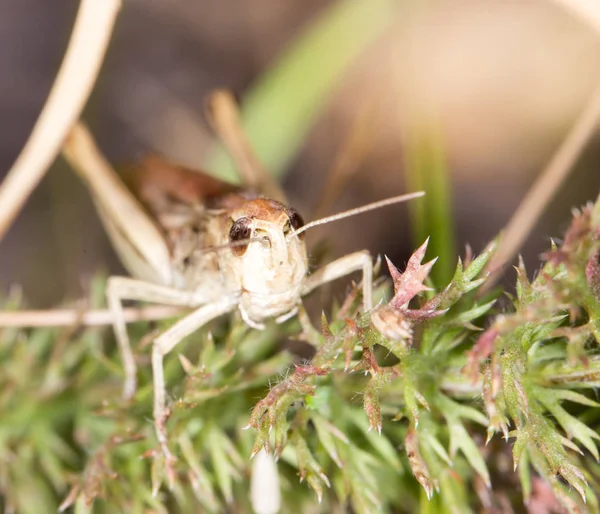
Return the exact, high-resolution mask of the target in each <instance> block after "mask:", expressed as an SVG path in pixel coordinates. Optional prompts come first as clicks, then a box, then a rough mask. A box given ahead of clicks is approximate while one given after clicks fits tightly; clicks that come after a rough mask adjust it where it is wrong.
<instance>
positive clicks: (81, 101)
mask: <svg viewBox="0 0 600 514" xmlns="http://www.w3.org/2000/svg"><path fill="white" fill-rule="evenodd" d="M120 7H121V0H81V5H80V7H79V12H78V14H77V19H76V21H75V27H74V28H73V34H72V36H71V41H70V43H69V47H68V48H67V52H66V54H65V58H64V61H63V64H62V66H61V68H60V70H59V72H58V75H57V77H56V81H55V82H54V85H53V86H52V90H51V91H50V95H49V96H48V100H47V101H46V104H45V105H44V108H43V109H42V112H41V113H40V116H39V118H38V120H37V122H36V124H35V126H34V127H33V131H32V132H31V135H30V136H29V139H28V140H27V143H26V144H25V146H24V147H23V150H22V151H21V154H20V155H19V157H18V158H17V160H16V162H15V163H14V165H13V167H12V168H11V169H10V171H9V172H8V175H7V176H6V179H5V180H4V182H3V183H2V184H1V185H0V240H1V239H2V238H3V237H4V234H5V233H6V231H7V230H8V228H9V227H10V225H11V223H12V221H13V220H14V218H15V217H16V216H17V214H18V213H19V211H20V210H21V208H22V206H23V204H24V203H25V201H26V200H27V198H28V197H29V195H30V194H31V192H32V191H33V189H35V187H36V186H37V184H38V183H39V181H40V180H41V179H42V177H43V176H44V173H45V172H46V170H47V169H48V167H49V166H50V164H52V161H53V160H54V159H55V158H56V155H57V154H58V151H59V149H60V146H61V144H62V142H63V139H64V138H65V136H66V134H67V132H68V130H69V129H70V127H71V125H72V124H73V122H74V121H75V120H76V119H77V118H79V115H80V114H81V111H82V109H83V106H84V105H85V102H86V101H87V99H88V97H89V95H90V93H91V91H92V87H93V85H94V83H95V81H96V77H97V76H98V72H99V70H100V65H101V64H102V61H103V58H104V53H105V52H106V47H107V46H108V42H109V40H110V35H111V33H112V29H113V26H114V22H115V19H116V16H117V12H118V11H119V8H120Z"/></svg>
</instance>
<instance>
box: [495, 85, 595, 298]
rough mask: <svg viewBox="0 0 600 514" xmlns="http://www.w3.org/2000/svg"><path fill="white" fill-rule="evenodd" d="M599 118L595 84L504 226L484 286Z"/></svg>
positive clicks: (544, 203) (535, 217)
mask: <svg viewBox="0 0 600 514" xmlns="http://www.w3.org/2000/svg"><path fill="white" fill-rule="evenodd" d="M599 122H600V86H598V87H597V88H596V90H595V91H594V93H593V95H592V99H591V101H590V102H589V104H588V105H587V106H586V108H585V109H584V111H583V112H582V114H581V115H580V116H579V118H578V119H577V121H576V122H575V125H574V126H573V128H572V129H571V131H570V132H569V134H568V135H567V137H566V138H565V140H564V141H563V143H562V144H561V145H560V147H559V148H558V150H557V152H556V153H555V154H554V156H553V158H552V160H551V161H550V162H549V163H548V166H547V167H546V169H545V170H544V171H543V172H542V173H541V175H540V176H539V177H538V178H537V180H536V181H535V183H534V184H533V186H531V188H530V189H529V191H528V192H527V195H526V196H525V198H524V199H523V201H522V202H521V204H520V205H519V207H518V209H517V210H516V212H515V213H514V214H513V216H512V218H511V220H510V221H509V223H508V225H507V226H506V228H505V229H504V234H503V237H502V240H501V242H500V245H499V247H498V251H497V252H496V254H495V255H494V257H493V259H492V260H491V261H490V263H489V265H488V267H487V270H488V271H489V272H490V273H491V274H492V276H490V278H489V279H488V280H487V281H486V283H485V285H484V288H485V289H489V288H490V287H492V286H493V285H494V283H495V282H496V280H497V279H498V278H499V275H500V272H501V270H502V267H503V266H504V265H505V264H506V263H507V262H509V261H510V260H511V259H512V258H513V257H514V256H515V255H516V253H517V252H518V251H519V248H521V245H522V244H523V242H524V241H525V239H526V238H527V236H528V235H529V234H530V233H531V230H532V229H533V227H534V226H535V224H536V222H537V220H538V219H539V217H540V216H541V214H542V213H543V212H544V209H545V208H546V207H547V206H548V204H549V203H550V200H552V198H553V197H554V195H555V194H556V192H557V191H558V189H559V188H560V186H561V184H562V183H563V182H564V180H565V178H566V177H567V176H568V175H569V173H570V171H571V170H572V168H573V165H574V164H575V162H576V160H577V157H578V156H579V154H580V153H581V151H582V150H583V148H584V147H585V145H586V144H587V142H588V141H589V139H590V138H591V137H592V135H593V134H594V128H595V127H596V126H597V125H598V123H599Z"/></svg>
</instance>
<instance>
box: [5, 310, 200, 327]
mask: <svg viewBox="0 0 600 514" xmlns="http://www.w3.org/2000/svg"><path fill="white" fill-rule="evenodd" d="M185 312H189V309H186V308H184V307H173V306H166V305H157V306H151V307H141V308H133V307H132V308H127V309H124V311H123V313H124V317H125V323H135V322H138V321H159V320H163V319H169V318H174V317H176V316H180V315H181V314H182V313H185ZM113 321H114V316H113V315H112V313H111V312H110V311H109V310H106V309H99V310H89V311H88V310H85V309H52V310H40V311H2V312H0V327H19V328H20V327H50V326H52V327H71V326H77V325H81V326H87V327H92V326H102V325H112V323H113Z"/></svg>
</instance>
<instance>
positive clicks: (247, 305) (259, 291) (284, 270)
mask: <svg viewBox="0 0 600 514" xmlns="http://www.w3.org/2000/svg"><path fill="white" fill-rule="evenodd" d="M303 224H304V222H303V221H302V217H301V216H300V214H298V212H297V211H296V210H295V209H292V208H290V207H287V206H285V205H284V204H282V203H280V202H276V201H274V200H269V199H266V198H258V199H254V200H250V201H247V202H245V203H244V204H243V205H242V206H241V207H239V208H238V209H235V210H234V211H233V212H232V213H231V227H230V229H229V241H230V242H231V243H233V244H234V245H235V243H238V242H239V243H240V244H239V246H233V247H232V248H231V258H230V270H231V272H232V274H233V276H234V278H235V281H236V282H237V284H238V285H239V288H240V290H241V291H242V305H241V307H242V308H243V309H244V310H245V314H247V316H248V317H249V318H250V319H253V320H256V321H260V320H261V319H264V318H267V317H272V316H278V315H282V314H285V313H287V312H288V311H290V310H292V309H293V308H295V307H296V305H297V303H298V300H299V298H300V292H301V289H302V283H303V280H304V277H305V276H306V273H307V268H308V264H307V257H306V246H305V244H304V240H303V235H302V234H301V235H297V234H296V233H295V230H297V229H299V228H300V227H301V226H302V225H303ZM245 241H247V242H246V243H245Z"/></svg>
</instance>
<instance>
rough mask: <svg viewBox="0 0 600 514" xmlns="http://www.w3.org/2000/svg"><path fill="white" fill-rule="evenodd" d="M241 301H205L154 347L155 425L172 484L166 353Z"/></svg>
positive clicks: (227, 298)
mask: <svg viewBox="0 0 600 514" xmlns="http://www.w3.org/2000/svg"><path fill="white" fill-rule="evenodd" d="M237 303H238V298H237V296H226V297H224V298H222V299H221V300H218V301H216V302H214V303H209V304H208V305H204V306H202V307H200V308H199V309H197V310H195V311H194V312H192V313H190V314H188V315H187V316H186V317H184V318H182V319H180V320H179V321H178V322H177V323H175V324H174V325H173V326H172V327H170V328H169V329H167V330H166V331H165V332H163V333H162V334H161V335H160V336H158V337H157V338H156V339H155V341H154V344H153V347H152V376H153V380H154V428H155V430H156V437H157V438H158V442H159V444H160V447H161V449H162V451H163V453H164V455H165V458H166V462H167V473H168V476H169V484H170V485H171V486H172V485H173V472H172V463H173V461H174V458H173V456H172V455H171V452H170V451H169V448H168V445H167V430H166V426H165V424H166V420H167V408H166V399H165V375H164V369H163V357H164V356H165V355H166V354H168V353H169V352H170V351H171V350H172V349H173V348H174V347H175V346H176V345H177V344H178V343H179V342H180V341H181V340H182V339H184V338H185V337H187V336H188V335H190V334H191V333H192V332H195V331H196V330H198V329H199V328H200V327H202V326H203V325H205V324H206V323H208V322H209V321H210V320H212V319H214V318H216V317H218V316H221V315H222V314H226V313H228V312H230V311H232V310H233V309H234V308H235V307H236V306H237Z"/></svg>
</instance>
